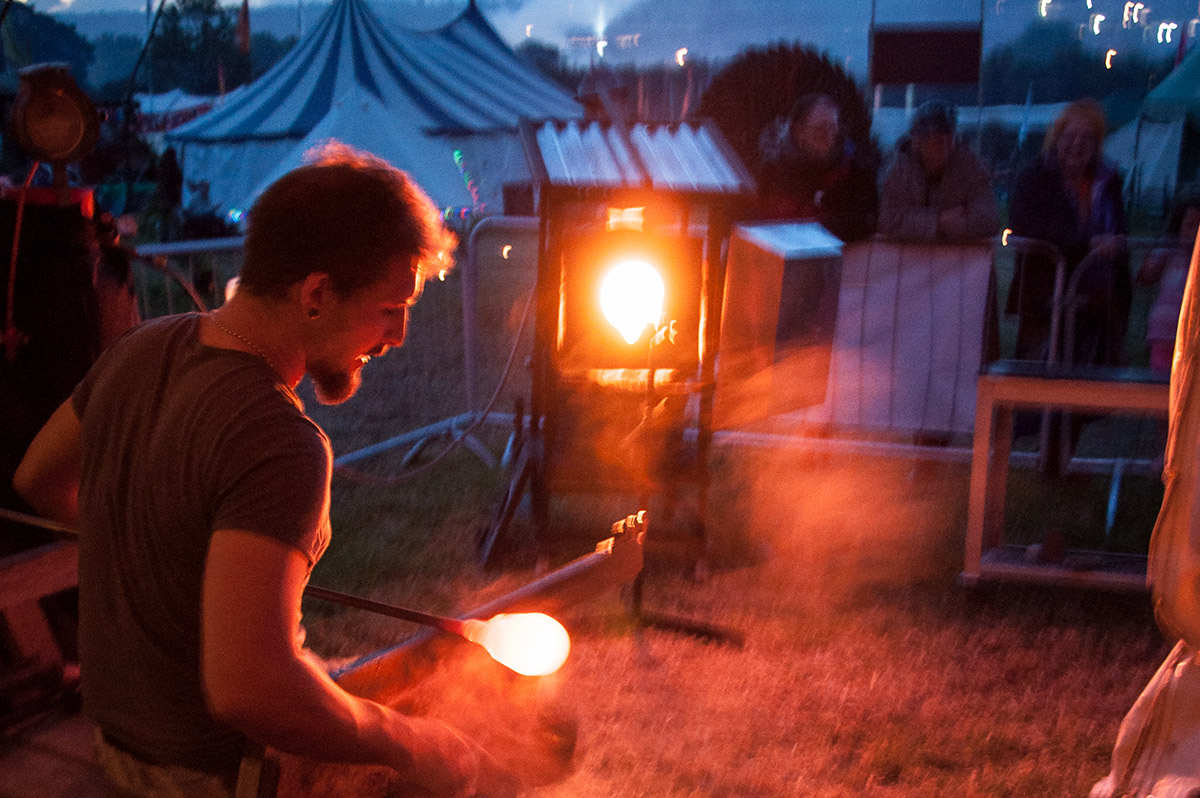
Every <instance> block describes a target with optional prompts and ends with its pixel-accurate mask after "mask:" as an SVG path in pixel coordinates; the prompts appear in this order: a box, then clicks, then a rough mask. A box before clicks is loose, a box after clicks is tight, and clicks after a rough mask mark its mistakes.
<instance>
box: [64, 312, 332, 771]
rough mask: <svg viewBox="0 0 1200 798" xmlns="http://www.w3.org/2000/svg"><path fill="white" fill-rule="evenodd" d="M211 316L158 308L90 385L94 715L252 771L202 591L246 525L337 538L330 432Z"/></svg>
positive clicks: (175, 756)
mask: <svg viewBox="0 0 1200 798" xmlns="http://www.w3.org/2000/svg"><path fill="white" fill-rule="evenodd" d="M200 318H201V317H200V316H199V314H187V315H183V316H172V317H167V318H163V319H156V320H154V321H151V322H148V323H146V324H144V325H142V326H141V327H139V328H137V329H135V330H133V331H132V332H130V333H129V334H127V335H125V336H124V337H123V338H121V339H120V340H118V341H117V342H116V343H115V344H114V345H113V346H112V347H111V348H110V349H109V350H107V351H106V352H105V353H104V354H103V355H102V356H101V358H100V360H99V361H98V362H97V363H96V365H95V366H94V367H93V368H92V370H91V371H90V372H89V373H88V375H87V376H86V377H85V378H84V380H83V381H82V382H81V383H80V384H79V386H78V387H77V388H76V389H75V393H74V394H73V396H72V401H73V404H74V408H75V412H76V414H77V415H78V416H79V418H80V420H81V423H82V427H83V445H82V448H83V481H82V485H81V488H80V495H79V509H80V545H79V592H80V623H79V653H80V666H81V679H82V687H83V700H84V710H85V712H86V713H87V714H88V715H89V716H90V717H91V718H92V719H93V720H94V721H95V722H96V723H97V725H98V726H99V727H100V729H101V730H102V731H103V732H104V734H105V736H106V738H108V740H109V741H110V742H112V743H113V744H115V745H117V746H119V747H121V748H124V749H126V750H128V751H129V752H131V753H133V754H135V755H136V756H138V757H140V758H141V759H143V760H145V761H148V762H154V763H157V764H176V765H184V766H187V767H192V768H198V769H202V770H209V771H214V772H219V771H225V770H228V769H230V768H236V766H237V763H238V760H239V759H240V757H241V754H242V746H243V743H244V739H243V737H242V735H241V734H239V733H238V732H237V731H235V730H234V729H232V728H230V727H229V726H226V725H224V724H222V723H220V722H218V721H217V720H216V719H215V718H213V717H212V715H211V714H210V713H209V711H208V708H207V706H206V704H205V700H204V694H203V692H202V689H201V682H200V592H201V585H202V582H203V576H204V561H205V557H206V556H207V552H208V544H209V540H210V538H211V536H212V533H213V531H214V530H217V529H242V530H248V531H251V532H255V533H259V534H262V535H266V536H269V537H271V538H275V539H277V540H280V541H282V542H284V543H286V544H287V545H289V546H294V547H295V548H296V549H298V550H299V551H300V552H301V553H303V554H304V556H305V557H307V558H308V561H309V567H310V568H311V567H312V565H313V564H315V563H316V561H317V560H318V559H319V558H320V556H321V554H322V553H323V552H324V550H325V547H326V546H327V545H328V542H329V478H330V470H331V466H332V453H331V450H330V447H329V440H328V438H327V437H326V436H325V433H324V432H323V431H322V430H321V429H320V427H318V426H317V425H316V424H314V423H313V422H312V421H311V420H309V418H308V417H307V416H305V415H304V410H303V406H302V405H301V403H300V401H299V399H297V398H296V396H295V394H293V393H292V392H291V390H289V389H288V388H287V387H286V386H284V385H282V384H281V383H279V382H278V380H277V379H276V378H275V374H274V372H273V371H272V370H271V368H270V367H269V366H268V365H267V364H266V362H265V361H263V359H262V358H259V357H256V356H254V355H250V354H247V353H245V352H238V351H234V350H229V349H217V348H212V347H207V346H203V345H201V344H200V343H199V341H198V338H197V334H198V330H199V323H200Z"/></svg>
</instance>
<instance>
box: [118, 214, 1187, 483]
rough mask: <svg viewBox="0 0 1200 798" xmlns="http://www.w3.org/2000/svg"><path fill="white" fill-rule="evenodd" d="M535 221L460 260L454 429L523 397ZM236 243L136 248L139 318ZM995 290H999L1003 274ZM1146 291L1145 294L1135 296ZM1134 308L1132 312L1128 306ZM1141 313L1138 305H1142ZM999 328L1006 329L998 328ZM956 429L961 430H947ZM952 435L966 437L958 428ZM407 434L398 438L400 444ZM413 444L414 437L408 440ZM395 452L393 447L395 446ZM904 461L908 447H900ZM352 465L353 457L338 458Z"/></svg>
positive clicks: (213, 275)
mask: <svg viewBox="0 0 1200 798" xmlns="http://www.w3.org/2000/svg"><path fill="white" fill-rule="evenodd" d="M537 235H538V221H537V218H536V217H516V216H494V217H488V218H485V219H483V220H482V221H480V222H479V223H478V224H476V225H475V226H474V228H473V229H472V231H471V233H470V235H469V237H468V238H467V241H466V251H465V253H464V254H463V255H462V257H461V258H460V263H459V271H460V275H459V277H460V279H461V284H460V287H461V300H462V330H461V332H462V347H463V381H462V384H463V386H464V391H465V406H466V408H467V410H468V413H467V415H466V416H464V417H461V418H460V417H456V418H455V419H452V420H453V421H454V422H455V425H456V426H462V425H464V424H465V423H466V422H467V421H468V420H469V418H475V417H477V416H478V414H479V412H480V411H481V410H483V408H484V406H485V405H489V404H490V405H491V406H492V407H493V408H496V409H502V410H509V409H510V408H511V407H512V406H513V404H514V401H515V400H516V399H517V398H524V397H525V396H526V394H527V392H528V387H527V381H526V380H525V379H524V371H523V369H522V368H521V366H522V365H523V361H524V358H522V357H521V354H522V350H523V351H524V353H525V354H528V352H529V349H530V343H529V338H530V336H529V334H528V326H527V327H526V334H525V335H523V336H522V339H523V340H521V341H514V340H513V335H514V334H515V332H516V329H517V327H518V324H517V318H518V317H519V315H520V314H519V309H520V308H521V307H523V306H524V303H525V299H526V298H527V296H528V293H529V292H530V291H532V289H533V285H534V279H535V274H536V256H537ZM1164 243H1165V242H1163V241H1161V240H1160V239H1153V238H1134V239H1130V251H1131V265H1132V268H1133V270H1134V271H1135V273H1136V266H1137V264H1139V263H1140V262H1141V260H1142V258H1144V256H1145V255H1146V253H1147V252H1149V251H1150V249H1152V248H1153V247H1156V246H1160V245H1163V244H1164ZM242 244H243V239H242V238H241V237H232V238H221V239H208V240H200V241H180V242H172V243H166V244H147V245H143V246H141V247H139V248H138V249H137V262H136V264H135V277H136V280H137V290H138V297H139V305H140V308H141V311H142V315H143V317H145V318H149V317H152V316H158V315H164V314H169V313H177V312H181V311H185V310H190V309H193V307H195V306H196V305H200V306H202V307H205V308H209V307H215V306H218V305H219V304H220V303H221V302H222V301H223V298H224V287H225V283H226V282H227V281H228V280H229V279H230V278H232V277H234V276H235V275H236V274H237V273H238V271H239V269H240V267H241V262H242ZM1008 258H1009V253H1008V252H1006V251H1005V248H1004V247H1003V245H1002V238H1001V237H997V238H996V239H995V249H994V257H993V261H994V265H993V270H994V271H996V270H999V271H1001V272H1002V271H1003V269H1004V263H1005V262H1006V261H1007V259H1008ZM997 287H998V289H999V290H1001V291H1003V290H1005V289H1006V288H1007V280H1006V278H1005V276H1004V275H1003V274H1001V275H1000V277H999V283H998V286H997ZM1142 290H1143V291H1144V292H1148V291H1150V290H1152V289H1142ZM1135 307H1136V306H1135ZM1142 307H1143V308H1144V305H1143V306H1142ZM1144 321H1145V319H1144V316H1143V317H1141V318H1136V319H1134V320H1133V322H1132V323H1131V324H1130V330H1129V336H1130V338H1129V339H1128V340H1127V343H1129V344H1130V345H1131V346H1132V345H1134V340H1133V339H1134V338H1135V337H1136V336H1139V335H1141V334H1142V333H1143V332H1144ZM1003 323H1005V324H1011V322H1009V321H1004V322H1003ZM514 347H516V348H517V351H516V353H515V354H516V358H515V359H513V361H512V362H513V363H515V364H516V365H515V367H514V368H512V369H511V373H510V371H509V370H508V369H506V368H505V363H506V361H508V360H510V358H509V356H510V355H512V354H513V351H512V350H513V348H514ZM505 374H508V381H507V385H506V387H505V388H504V390H503V391H502V392H500V393H499V394H497V395H493V392H494V389H495V388H496V386H497V384H498V383H499V382H500V380H501V378H502V376H503V375H505ZM511 419H512V416H511V415H510V414H508V413H507V412H506V413H502V414H494V417H493V421H495V422H497V423H504V424H509V423H511ZM955 426H961V425H955ZM960 431H964V432H965V431H967V430H965V429H962V430H960ZM413 439H414V433H408V434H405V435H401V436H398V438H397V440H401V441H403V442H405V443H408V442H411V440H413ZM416 439H417V440H419V439H420V436H419V435H416ZM397 445H399V444H397ZM904 448H905V450H906V451H908V452H909V453H910V454H911V449H912V447H911V446H909V447H904ZM344 457H349V458H350V459H351V460H353V459H357V458H356V457H355V456H354V453H352V454H351V455H344Z"/></svg>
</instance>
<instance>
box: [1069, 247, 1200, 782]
mask: <svg viewBox="0 0 1200 798" xmlns="http://www.w3.org/2000/svg"><path fill="white" fill-rule="evenodd" d="M1198 259H1200V241H1197V247H1196V248H1195V249H1194V250H1193V252H1192V263H1191V268H1190V269H1189V273H1188V281H1187V288H1186V289H1185V291H1184V296H1183V308H1182V311H1181V313H1180V316H1179V332H1178V335H1177V336H1176V339H1175V362H1174V364H1173V366H1172V369H1171V411H1170V435H1169V436H1168V438H1167V451H1166V465H1165V467H1164V469H1163V481H1164V483H1165V485H1166V490H1165V491H1164V493H1163V505H1162V510H1160V511H1159V514H1158V521H1157V522H1156V523H1155V525H1154V534H1153V536H1152V537H1151V539H1150V561H1149V564H1148V568H1147V572H1148V577H1149V581H1150V587H1151V590H1152V594H1153V598H1154V609H1155V614H1156V616H1157V618H1158V622H1159V625H1160V626H1162V628H1163V631H1164V632H1166V633H1167V634H1168V635H1171V636H1174V637H1178V638H1179V642H1178V644H1176V646H1175V649H1174V650H1173V651H1172V652H1171V654H1170V655H1169V656H1168V657H1167V659H1166V661H1165V662H1163V664H1162V667H1160V668H1159V669H1158V672H1157V673H1155V674H1154V677H1153V678H1152V679H1151V680H1150V683H1149V684H1147V685H1146V688H1145V689H1144V690H1143V691H1142V694H1141V696H1139V697H1138V699H1137V701H1136V702H1135V703H1134V705H1133V707H1132V708H1131V709H1130V710H1129V713H1128V714H1127V715H1126V716H1125V719H1124V720H1123V721H1122V722H1121V729H1120V731H1119V732H1118V734H1117V742H1116V745H1115V746H1114V747H1113V755H1112V769H1111V771H1110V772H1109V774H1108V775H1107V776H1106V777H1105V778H1104V779H1102V780H1101V781H1100V782H1098V783H1097V784H1096V786H1095V787H1093V788H1092V793H1091V798H1115V796H1121V798H1126V796H1128V798H1149V797H1150V796H1154V797H1155V798H1193V796H1196V795H1200V662H1198V661H1197V653H1196V652H1197V650H1198V647H1200V502H1198V501H1197V498H1198V497H1200V394H1198V393H1197V391H1198V390H1200V384H1197V377H1198V376H1200V374H1198V368H1200V284H1198V281H1200V275H1198V274H1197V261H1198Z"/></svg>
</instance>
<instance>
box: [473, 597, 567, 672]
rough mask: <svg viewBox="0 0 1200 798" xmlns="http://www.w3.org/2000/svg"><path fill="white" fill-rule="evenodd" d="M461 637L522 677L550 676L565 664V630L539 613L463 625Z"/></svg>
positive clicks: (521, 614)
mask: <svg viewBox="0 0 1200 798" xmlns="http://www.w3.org/2000/svg"><path fill="white" fill-rule="evenodd" d="M465 626H466V628H465V629H464V631H463V636H464V637H466V638H467V639H468V640H470V641H471V642H473V643H478V644H479V645H481V646H483V647H484V648H485V649H487V652H488V653H489V654H491V655H492V658H493V659H494V660H496V661H497V662H499V663H500V664H501V665H504V666H506V667H508V668H511V669H512V670H514V671H516V672H517V673H520V674H524V675H525V676H545V675H547V674H550V673H554V672H555V671H556V670H558V669H559V668H561V667H562V664H563V663H564V662H566V661H567V654H569V653H570V652H571V638H570V637H568V636H567V630H566V629H564V628H563V627H562V624H560V623H559V622H558V621H556V620H554V619H553V618H551V617H550V616H549V615H543V614H542V613H540V612H520V613H512V614H509V613H502V614H500V615H497V616H495V617H493V618H492V619H491V620H487V621H467V622H466V624H465Z"/></svg>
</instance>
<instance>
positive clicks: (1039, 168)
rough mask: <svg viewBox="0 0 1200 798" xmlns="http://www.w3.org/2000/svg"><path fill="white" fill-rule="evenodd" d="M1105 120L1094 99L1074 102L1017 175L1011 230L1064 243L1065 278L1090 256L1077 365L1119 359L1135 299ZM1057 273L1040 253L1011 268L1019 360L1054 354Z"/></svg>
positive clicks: (1081, 290) (1082, 284)
mask: <svg viewBox="0 0 1200 798" xmlns="http://www.w3.org/2000/svg"><path fill="white" fill-rule="evenodd" d="M1105 124H1106V123H1105V117H1104V110H1103V109H1102V108H1101V107H1100V104H1099V103H1097V102H1096V101H1095V100H1090V99H1088V100H1078V101H1076V102H1073V103H1071V104H1070V105H1068V106H1067V107H1066V109H1064V110H1063V112H1062V114H1060V115H1059V117H1058V119H1056V120H1055V122H1054V124H1053V125H1052V126H1051V127H1050V130H1049V132H1048V133H1047V134H1046V139H1045V142H1044V143H1043V145H1042V152H1041V154H1040V155H1039V157H1038V158H1037V159H1036V160H1035V161H1034V162H1033V163H1031V164H1030V165H1029V166H1028V167H1026V168H1025V169H1024V170H1022V171H1021V173H1020V174H1018V175H1017V179H1016V183H1015V186H1014V188H1013V193H1012V197H1011V199H1010V202H1009V225H1010V227H1011V228H1012V232H1013V233H1014V234H1016V235H1018V236H1024V237H1026V238H1036V239H1041V240H1043V241H1048V242H1050V243H1051V244H1054V245H1055V246H1056V247H1058V249H1059V251H1060V252H1061V253H1062V255H1063V258H1064V259H1065V261H1066V266H1067V275H1066V277H1067V282H1070V280H1071V276H1072V274H1073V272H1074V270H1075V269H1076V267H1078V266H1079V265H1080V264H1081V263H1082V262H1083V260H1084V259H1085V258H1088V264H1087V267H1088V268H1087V270H1086V271H1085V272H1084V274H1083V275H1082V279H1080V281H1079V286H1078V295H1079V299H1080V300H1082V309H1081V310H1080V312H1079V313H1078V315H1077V316H1076V317H1075V320H1074V323H1075V349H1074V351H1073V352H1068V353H1065V355H1066V356H1067V357H1068V358H1071V359H1072V360H1073V361H1074V362H1076V363H1093V364H1098V363H1106V364H1116V363H1118V362H1120V360H1121V347H1122V342H1123V340H1124V337H1125V330H1126V327H1127V326H1128V321H1129V310H1130V304H1131V302H1132V291H1133V289H1132V281H1131V277H1130V273H1129V253H1128V249H1127V246H1126V238H1125V236H1126V223H1125V206H1124V203H1123V202H1122V199H1121V178H1120V176H1119V175H1118V174H1117V172H1116V170H1115V169H1114V168H1113V167H1112V166H1111V165H1110V164H1108V163H1107V162H1106V161H1105V160H1104V159H1103V157H1102V155H1101V147H1102V145H1103V143H1104V133H1105ZM1054 279H1055V275H1054V264H1053V263H1049V262H1045V261H1043V260H1040V259H1036V258H1025V259H1024V263H1023V264H1021V265H1020V268H1018V269H1016V270H1014V272H1013V280H1012V284H1011V285H1010V287H1009V292H1008V304H1007V306H1006V308H1005V310H1006V312H1008V313H1009V314H1010V315H1011V314H1017V316H1018V322H1017V342H1016V355H1017V357H1018V358H1021V359H1029V360H1044V359H1046V357H1047V355H1048V352H1049V343H1050V310H1051V303H1052V300H1053V293H1054ZM1064 328H1065V324H1064Z"/></svg>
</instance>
